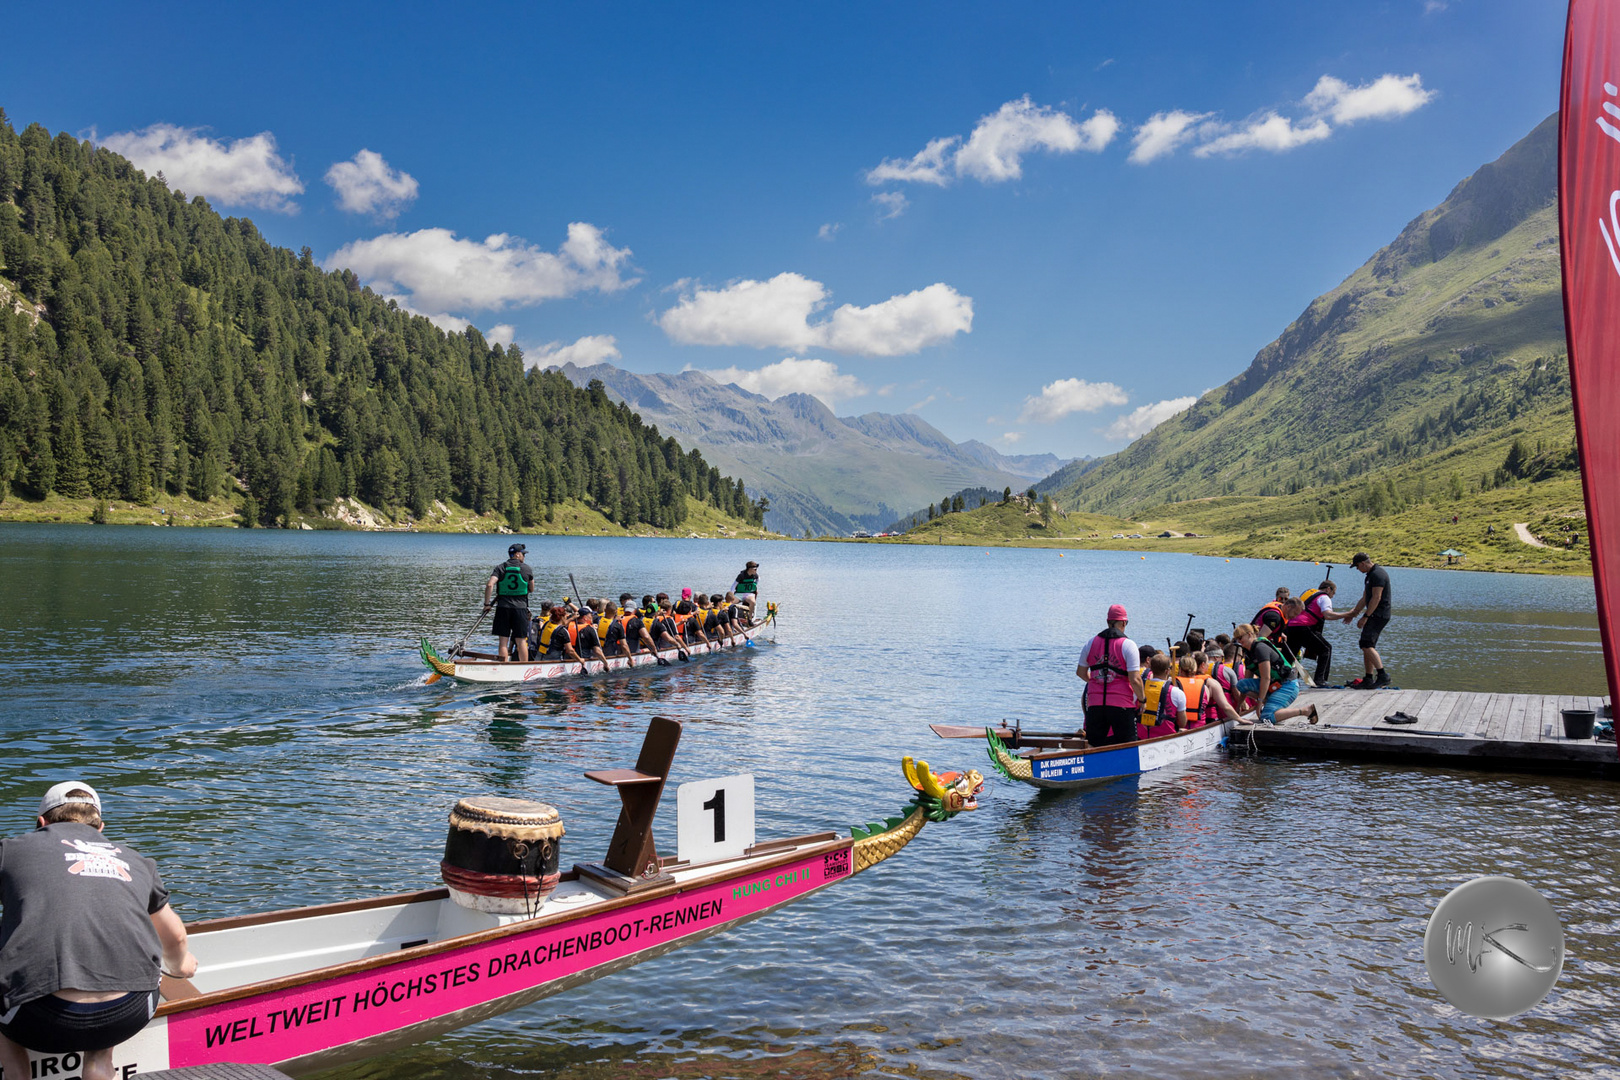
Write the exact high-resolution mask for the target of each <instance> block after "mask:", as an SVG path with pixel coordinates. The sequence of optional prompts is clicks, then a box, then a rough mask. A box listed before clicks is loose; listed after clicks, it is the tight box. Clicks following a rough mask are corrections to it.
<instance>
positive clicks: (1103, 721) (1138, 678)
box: [1074, 604, 1147, 746]
mask: <svg viewBox="0 0 1620 1080" xmlns="http://www.w3.org/2000/svg"><path fill="white" fill-rule="evenodd" d="M1128 621H1129V620H1128V618H1127V616H1126V614H1125V608H1124V606H1123V605H1121V604H1115V605H1113V606H1112V607H1110V608H1109V609H1108V628H1107V629H1106V630H1104V631H1103V632H1102V633H1100V634H1098V635H1097V636H1096V637H1094V638H1092V639H1091V641H1090V643H1089V644H1087V645H1086V651H1085V652H1083V653H1081V654H1080V663H1079V664H1077V665H1075V669H1074V673H1075V674H1076V675H1078V676H1079V677H1080V681H1081V682H1083V683H1085V684H1086V690H1085V702H1086V742H1088V743H1090V744H1091V745H1092V746H1108V745H1109V744H1111V743H1123V742H1134V741H1135V739H1136V718H1137V716H1138V715H1139V713H1140V710H1141V706H1142V704H1143V703H1144V702H1146V701H1147V691H1146V689H1145V688H1144V687H1143V685H1142V654H1141V650H1140V649H1138V648H1137V646H1136V642H1134V641H1132V640H1131V639H1130V638H1128V637H1126V636H1125V624H1126V623H1127V622H1128Z"/></svg>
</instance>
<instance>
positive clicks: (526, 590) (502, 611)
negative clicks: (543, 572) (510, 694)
mask: <svg viewBox="0 0 1620 1080" xmlns="http://www.w3.org/2000/svg"><path fill="white" fill-rule="evenodd" d="M528 550H529V549H528V547H527V546H526V545H524V544H513V545H512V546H511V547H509V548H507V549H506V561H505V562H503V563H501V564H500V565H499V566H497V567H496V568H495V569H494V570H491V571H490V573H489V580H488V581H486V582H484V614H485V615H488V614H489V611H490V608H494V609H495V625H494V627H493V628H492V629H491V630H490V633H492V634H494V635H495V637H496V638H497V639H498V640H499V642H500V657H501V660H502V661H503V662H504V661H505V660H506V659H507V658H508V657H509V656H510V655H511V654H510V651H509V650H508V648H507V644H508V642H513V643H515V644H516V646H517V658H518V663H520V664H522V663H527V662H528V660H529V594H530V593H532V592H534V571H533V570H530V569H529V564H528V563H526V562H524V561H523V556H524V555H525V554H526V553H527V552H528Z"/></svg>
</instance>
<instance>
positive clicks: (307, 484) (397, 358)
mask: <svg viewBox="0 0 1620 1080" xmlns="http://www.w3.org/2000/svg"><path fill="white" fill-rule="evenodd" d="M51 492H56V493H58V494H60V495H65V496H69V497H75V498H118V499H125V500H129V501H131V502H137V503H147V502H150V501H151V500H153V499H154V498H157V497H159V496H161V495H162V494H163V493H165V492H167V493H170V494H173V495H179V494H182V493H185V494H189V495H190V496H192V497H194V498H196V499H199V500H204V501H207V500H211V499H217V498H220V497H222V496H226V495H228V494H232V493H234V492H245V505H244V512H245V515H246V516H247V517H248V518H249V519H251V520H256V521H257V522H258V523H260V524H263V525H273V524H281V525H286V524H289V523H290V522H291V521H292V519H293V517H294V516H295V514H298V513H316V512H318V511H320V510H321V509H323V508H324V507H326V506H327V505H329V504H330V503H331V502H332V501H333V500H335V499H338V498H339V497H344V496H347V497H358V498H359V499H361V500H363V501H365V502H366V503H369V504H370V505H372V506H374V507H377V508H380V509H382V510H384V511H385V512H388V513H390V514H394V515H397V516H401V517H403V516H405V515H414V516H415V517H418V518H420V517H422V516H423V515H425V514H426V513H427V512H428V511H429V508H430V507H431V506H432V504H433V503H434V502H435V501H441V500H442V501H446V502H449V501H454V502H456V503H459V504H461V505H462V506H465V507H469V508H471V509H472V510H474V511H476V512H478V513H498V514H501V515H504V516H505V517H506V518H507V519H508V520H510V522H511V523H512V525H513V526H514V527H522V526H525V525H534V524H538V523H539V522H541V521H542V520H544V519H545V518H546V517H547V515H548V513H549V508H551V507H553V506H555V505H557V504H558V503H561V502H562V501H564V500H567V499H577V500H582V501H584V502H586V503H588V504H590V505H592V506H594V507H595V508H597V509H599V510H601V511H602V512H603V513H604V514H606V515H607V516H608V517H609V518H611V519H612V520H613V521H614V522H616V523H618V524H620V525H632V524H636V523H645V524H648V525H653V526H657V527H670V526H674V525H678V524H680V523H681V521H682V520H683V518H684V517H685V515H686V514H687V513H688V505H687V502H686V497H687V496H688V495H692V496H695V497H697V498H698V499H700V500H704V501H706V502H708V503H710V504H712V505H713V506H715V507H716V508H718V509H720V510H722V511H725V512H726V513H729V514H732V515H734V516H737V517H740V518H744V519H746V520H749V521H751V522H753V523H755V524H758V523H759V522H760V521H761V519H762V517H763V514H764V512H765V509H766V505H765V502H764V500H760V501H758V502H756V501H754V500H751V499H750V498H749V497H748V495H747V494H746V492H745V491H744V488H743V484H742V482H741V481H740V480H736V481H734V480H731V479H729V478H727V477H725V476H722V475H721V474H720V471H719V470H718V469H717V468H714V467H713V466H711V465H709V464H708V463H707V462H705V461H704V459H703V457H702V455H701V454H700V453H699V452H698V451H696V450H693V451H691V452H685V451H683V450H682V448H681V447H680V445H679V444H678V443H677V442H676V440H675V439H673V438H667V439H666V438H661V437H660V436H659V433H658V430H657V429H656V428H653V427H648V426H646V425H644V424H642V423H641V422H640V420H639V418H638V417H637V416H636V415H635V414H634V413H632V412H631V410H630V409H629V408H627V407H625V406H624V405H615V404H613V403H612V402H611V401H609V400H608V398H607V395H606V394H605V393H604V392H603V390H602V388H601V385H600V384H593V385H592V386H589V387H586V388H580V387H576V386H574V385H572V384H571V383H570V382H569V381H568V379H567V378H565V377H564V376H562V375H560V374H557V373H555V372H551V373H546V372H539V371H530V372H525V371H524V367H523V358H522V356H521V354H520V353H519V351H518V350H517V349H516V348H506V349H503V348H502V347H501V346H500V345H491V344H490V343H488V342H486V341H485V340H484V338H483V337H482V335H480V334H479V332H478V331H477V330H476V329H472V328H469V329H468V330H467V331H466V332H465V333H445V332H444V331H442V330H440V329H438V328H437V327H435V326H434V325H433V324H432V323H430V322H429V321H428V320H427V319H425V318H422V317H419V316H413V315H410V314H408V313H406V312H404V311H401V310H399V309H398V307H397V306H396V305H395V304H394V303H393V302H392V301H389V300H384V299H383V298H381V297H379V296H377V295H375V294H374V293H372V292H371V290H370V289H367V288H362V287H361V285H360V283H359V282H358V281H357V280H356V278H355V276H354V275H353V274H352V273H350V272H349V271H347V270H344V271H342V272H337V273H328V272H326V271H324V270H322V269H321V268H320V267H319V266H317V265H316V263H315V261H314V258H313V256H312V254H311V252H310V250H309V249H308V248H305V249H304V250H303V251H302V252H300V253H294V252H291V251H288V250H286V249H284V248H277V247H272V246H271V245H270V244H268V243H267V242H266V241H265V240H264V239H263V238H262V237H261V236H260V235H259V232H258V230H257V229H256V228H255V227H254V225H253V223H252V222H251V221H249V220H247V219H245V218H222V217H220V216H219V215H218V214H216V213H215V212H214V211H213V209H211V208H210V207H209V205H208V204H207V203H206V202H205V201H204V200H202V199H201V198H195V199H189V200H188V199H187V198H186V197H185V195H184V194H183V193H181V192H173V191H170V190H169V188H168V187H167V185H166V184H165V182H164V180H163V178H162V176H161V174H160V175H158V176H156V177H151V178H147V177H145V176H143V175H142V174H141V173H140V172H139V171H138V170H136V169H135V168H134V167H133V166H132V165H130V164H129V162H127V161H126V160H124V159H123V158H121V157H119V156H118V155H116V154H113V153H111V152H110V151H107V150H105V149H98V148H96V147H95V146H93V145H92V144H90V143H87V142H80V141H79V140H77V139H74V138H72V137H71V136H69V135H67V134H65V133H64V134H58V135H57V136H55V137H54V138H52V136H51V134H50V133H49V132H48V131H46V130H45V129H44V128H43V127H41V126H39V125H38V124H34V125H31V126H29V127H28V128H27V129H26V130H25V131H23V132H22V133H21V134H17V133H16V132H15V131H14V130H13V128H12V127H11V125H10V124H9V122H7V120H6V117H5V114H4V112H3V111H0V501H3V500H4V499H6V498H7V497H22V498H34V499H40V498H43V497H45V496H46V495H47V494H49V493H51Z"/></svg>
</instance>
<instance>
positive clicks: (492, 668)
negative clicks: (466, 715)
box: [418, 604, 776, 684]
mask: <svg viewBox="0 0 1620 1080" xmlns="http://www.w3.org/2000/svg"><path fill="white" fill-rule="evenodd" d="M767 626H769V627H771V628H773V629H774V628H775V626H776V605H775V604H768V605H766V613H765V617H764V618H763V619H758V620H756V621H754V622H752V623H750V624H749V625H748V626H746V627H744V628H743V631H742V633H741V634H739V635H738V636H737V637H736V638H735V639H733V640H732V641H731V642H729V643H726V642H718V641H711V642H708V643H707V644H703V643H699V644H696V645H688V646H684V647H683V648H681V649H673V648H669V649H660V650H658V651H657V652H656V653H652V652H646V651H642V652H637V653H632V654H631V655H629V656H610V657H608V658H607V663H606V666H604V665H603V663H602V661H600V660H586V661H584V662H583V663H575V662H574V661H572V660H523V661H518V660H502V659H500V658H499V657H496V656H490V655H489V654H487V653H478V652H469V651H465V650H460V649H452V650H451V651H450V655H449V656H444V655H442V654H440V652H439V650H438V649H437V648H435V647H434V645H433V643H432V642H431V641H429V640H428V639H427V638H422V639H421V643H420V645H419V646H418V650H419V652H420V653H421V656H422V662H423V663H424V664H426V665H427V666H428V668H429V670H431V671H432V672H433V674H431V675H429V676H428V681H429V682H436V681H438V679H439V678H440V677H441V676H448V677H449V678H452V679H459V680H461V681H462V682H470V683H532V682H538V683H551V684H557V683H573V682H584V681H586V680H589V679H595V678H599V677H601V676H603V675H613V674H616V673H622V672H626V671H634V670H640V669H645V668H652V667H656V666H657V665H658V661H659V660H660V659H662V660H664V661H665V662H667V663H670V664H680V663H685V662H686V661H683V660H682V659H681V658H680V654H681V653H682V652H684V653H686V655H687V657H688V658H689V659H690V660H692V661H696V660H701V659H704V658H707V657H711V656H720V655H723V654H731V653H737V652H739V651H741V650H743V649H748V648H752V647H753V646H754V640H753V638H752V637H750V636H749V635H753V634H758V633H760V632H761V631H763V630H764V628H765V627H767ZM771 640H772V641H774V639H771Z"/></svg>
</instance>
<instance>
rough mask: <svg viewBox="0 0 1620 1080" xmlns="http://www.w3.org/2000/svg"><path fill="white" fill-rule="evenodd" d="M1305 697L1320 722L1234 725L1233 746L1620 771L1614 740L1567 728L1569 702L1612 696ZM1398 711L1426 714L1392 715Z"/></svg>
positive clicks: (1354, 693) (1601, 701)
mask: <svg viewBox="0 0 1620 1080" xmlns="http://www.w3.org/2000/svg"><path fill="white" fill-rule="evenodd" d="M1299 703H1300V704H1307V705H1315V706H1316V709H1317V712H1318V713H1319V714H1320V717H1321V721H1320V723H1317V724H1314V725H1313V724H1311V723H1310V721H1309V720H1307V719H1305V718H1304V717H1300V718H1297V719H1293V720H1287V721H1285V722H1283V723H1282V724H1279V725H1277V726H1275V727H1273V726H1269V725H1265V724H1259V725H1255V726H1253V727H1250V726H1248V725H1241V726H1239V727H1238V729H1237V730H1236V731H1235V732H1234V733H1233V735H1232V745H1233V747H1234V748H1240V747H1243V746H1246V745H1250V742H1251V736H1252V745H1253V746H1254V747H1255V748H1256V749H1258V750H1262V751H1265V750H1275V751H1279V752H1283V753H1290V754H1310V755H1320V756H1324V757H1380V758H1385V759H1393V760H1398V761H1404V762H1409V763H1412V764H1424V765H1437V764H1439V765H1451V766H1463V767H1469V768H1487V769H1507V770H1515V771H1524V772H1562V773H1580V774H1585V775H1589V776H1605V777H1613V778H1620V754H1617V753H1616V750H1615V744H1614V743H1612V742H1607V741H1604V742H1598V741H1596V740H1593V739H1567V738H1565V737H1564V723H1563V717H1562V715H1561V710H1564V709H1590V710H1592V711H1593V712H1594V713H1596V714H1597V715H1598V717H1599V718H1600V719H1601V718H1603V717H1604V716H1605V715H1606V713H1605V710H1606V708H1607V705H1608V699H1607V698H1597V697H1561V696H1556V695H1543V694H1480V693H1460V692H1453V691H1447V690H1387V689H1386V690H1315V689H1309V690H1306V691H1305V692H1304V693H1302V694H1301V695H1300V699H1299ZM1396 712H1404V713H1406V714H1407V715H1408V716H1415V717H1417V720H1418V722H1417V723H1416V724H1408V725H1402V726H1397V725H1393V724H1388V723H1385V722H1384V717H1386V716H1390V715H1392V714H1394V713H1396ZM1422 732H1436V733H1440V734H1421V733H1422Z"/></svg>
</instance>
